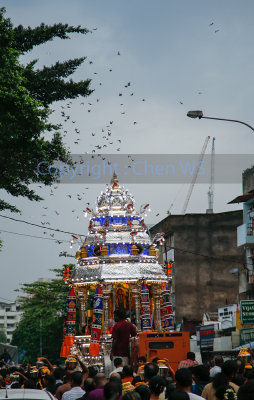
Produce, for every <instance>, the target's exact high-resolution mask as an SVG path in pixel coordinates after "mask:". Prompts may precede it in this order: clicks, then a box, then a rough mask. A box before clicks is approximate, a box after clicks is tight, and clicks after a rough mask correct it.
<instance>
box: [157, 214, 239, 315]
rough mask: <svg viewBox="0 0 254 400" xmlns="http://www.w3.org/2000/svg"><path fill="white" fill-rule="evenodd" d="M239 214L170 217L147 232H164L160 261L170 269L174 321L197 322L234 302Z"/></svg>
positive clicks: (236, 282)
mask: <svg viewBox="0 0 254 400" xmlns="http://www.w3.org/2000/svg"><path fill="white" fill-rule="evenodd" d="M242 215H243V213H242V211H241V210H240V211H232V212H224V213H218V214H186V215H170V216H168V217H167V218H165V219H164V220H162V221H161V222H159V223H158V224H156V225H154V226H153V227H152V228H151V229H150V233H151V235H152V236H153V235H155V234H156V233H158V232H164V233H165V246H164V248H162V249H161V250H162V253H163V258H164V262H165V264H166V265H167V266H168V268H170V267H172V295H173V296H172V297H173V299H174V305H175V312H176V321H177V322H181V321H185V320H188V321H190V320H193V321H194V320H196V321H198V320H200V321H201V320H202V317H203V314H204V313H205V312H208V313H209V312H217V309H218V307H220V306H223V305H225V304H234V303H237V302H238V276H237V274H233V273H232V271H233V270H235V269H236V270H238V269H240V268H241V267H242V265H244V263H245V257H244V251H243V249H241V248H238V247H237V244H236V242H237V235H236V228H237V226H238V225H239V223H242Z"/></svg>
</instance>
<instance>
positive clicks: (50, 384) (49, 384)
mask: <svg viewBox="0 0 254 400" xmlns="http://www.w3.org/2000/svg"><path fill="white" fill-rule="evenodd" d="M43 381H44V389H43V390H46V391H47V392H50V393H51V394H53V396H54V395H55V393H56V380H55V377H54V376H53V375H48V374H47V375H45V376H44V378H43Z"/></svg>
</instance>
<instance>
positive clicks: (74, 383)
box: [62, 371, 85, 400]
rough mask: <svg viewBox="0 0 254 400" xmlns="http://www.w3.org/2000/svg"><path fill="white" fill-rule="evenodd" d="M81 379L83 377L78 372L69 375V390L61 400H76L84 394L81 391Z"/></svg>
mask: <svg viewBox="0 0 254 400" xmlns="http://www.w3.org/2000/svg"><path fill="white" fill-rule="evenodd" d="M82 379H83V375H82V373H81V372H79V371H76V372H73V373H72V374H71V390H68V391H67V392H65V393H64V394H63V396H62V400H77V399H79V398H80V397H82V396H83V395H84V394H85V391H84V390H83V389H81V384H82Z"/></svg>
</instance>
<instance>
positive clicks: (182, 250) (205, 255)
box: [169, 247, 247, 266]
mask: <svg viewBox="0 0 254 400" xmlns="http://www.w3.org/2000/svg"><path fill="white" fill-rule="evenodd" d="M170 249H173V250H175V251H179V252H180V253H183V254H184V253H189V254H194V255H196V256H200V257H204V258H207V259H213V260H221V261H226V262H231V263H234V264H238V265H239V264H241V265H244V266H246V265H247V264H246V263H244V262H242V261H240V260H233V259H230V260H227V259H225V258H222V257H216V256H209V255H207V254H201V253H198V252H195V251H190V250H185V249H179V248H177V247H170ZM170 249H169V250H170Z"/></svg>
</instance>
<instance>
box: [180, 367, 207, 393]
mask: <svg viewBox="0 0 254 400" xmlns="http://www.w3.org/2000/svg"><path fill="white" fill-rule="evenodd" d="M175 380H176V388H177V389H179V390H182V391H183V392H186V393H188V396H189V398H190V400H200V399H202V397H200V396H198V395H197V394H194V393H191V386H192V373H191V370H190V369H189V368H181V369H178V370H177V371H176V374H175Z"/></svg>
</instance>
